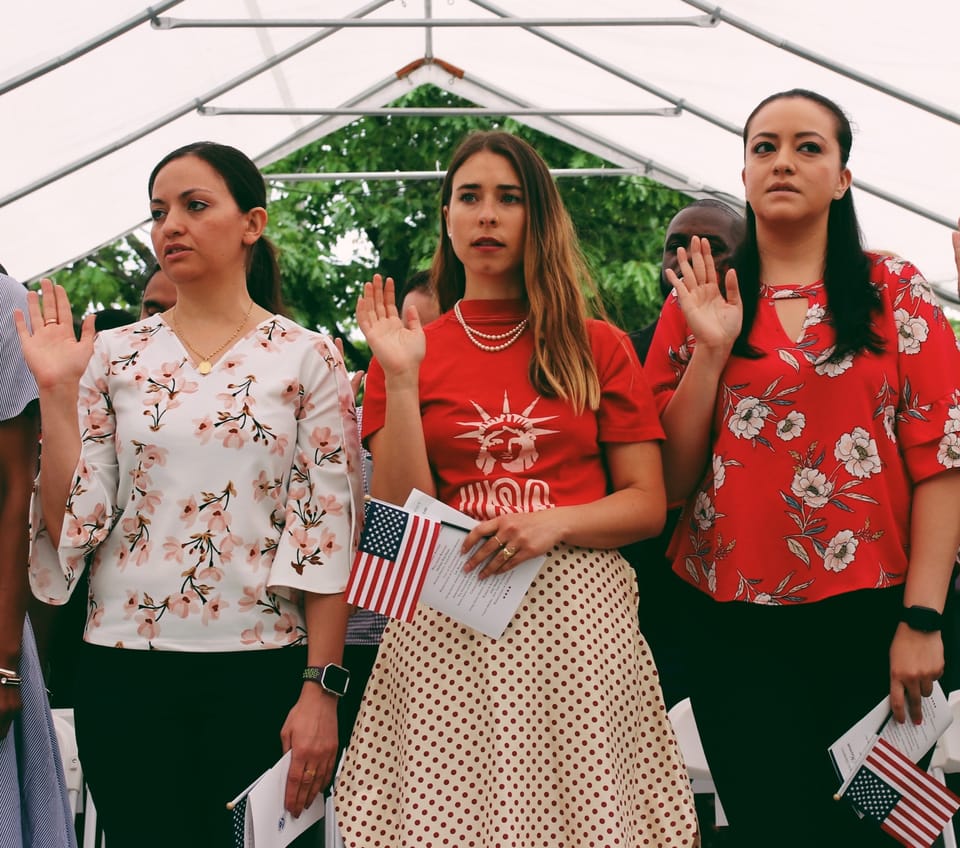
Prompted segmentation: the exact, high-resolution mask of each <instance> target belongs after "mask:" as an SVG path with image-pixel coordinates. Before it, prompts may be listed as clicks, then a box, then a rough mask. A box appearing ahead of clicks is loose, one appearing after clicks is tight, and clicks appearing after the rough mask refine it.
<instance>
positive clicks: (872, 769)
mask: <svg viewBox="0 0 960 848" xmlns="http://www.w3.org/2000/svg"><path fill="white" fill-rule="evenodd" d="M846 796H847V798H849V799H850V801H851V802H852V803H853V805H854V806H855V807H856V808H857V809H858V810H860V812H862V813H864V814H865V815H868V816H870V817H871V818H874V819H876V820H877V821H878V822H880V827H881V828H882V829H883V830H885V831H886V832H887V833H888V834H890V836H892V837H893V838H894V839H896V840H897V841H898V842H900V843H901V844H903V845H907V846H909V848H930V846H931V845H933V843H934V841H935V840H936V838H937V837H938V836H939V835H940V834H941V833H942V832H943V829H944V828H945V827H946V825H947V822H949V821H950V818H951V817H952V816H953V814H954V813H955V812H956V811H957V809H960V798H958V797H957V796H956V795H954V794H953V793H952V792H951V791H950V790H949V789H947V788H946V787H945V786H944V785H943V784H942V783H940V782H939V781H938V780H936V779H935V778H934V777H932V776H931V775H929V774H927V773H926V772H925V771H923V769H921V768H920V767H919V766H917V765H916V764H915V763H914V762H913V761H912V760H911V759H910V758H909V757H907V756H906V755H905V754H903V753H902V752H901V751H898V750H897V749H896V748H895V747H893V745H891V744H890V743H889V742H887V741H886V740H885V739H877V740H876V742H874V744H873V746H872V748H871V750H870V751H869V753H868V754H867V756H866V759H865V760H864V762H863V765H862V766H861V767H860V770H859V771H858V772H857V774H856V776H855V777H854V778H853V781H852V782H851V783H850V786H849V788H848V789H847V791H846Z"/></svg>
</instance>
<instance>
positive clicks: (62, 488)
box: [40, 384, 80, 546]
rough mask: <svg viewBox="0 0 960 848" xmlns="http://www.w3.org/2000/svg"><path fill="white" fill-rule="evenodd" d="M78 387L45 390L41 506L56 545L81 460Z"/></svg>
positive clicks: (42, 391) (41, 405)
mask: <svg viewBox="0 0 960 848" xmlns="http://www.w3.org/2000/svg"><path fill="white" fill-rule="evenodd" d="M77 397H78V386H77V385H76V384H73V385H72V386H63V387H57V388H54V389H45V390H44V389H42V390H41V392H40V416H41V420H42V421H43V460H42V462H41V463H40V506H41V508H42V509H43V520H44V522H45V523H46V525H47V532H48V534H49V536H50V541H51V542H52V543H53V545H54V546H57V544H58V543H59V541H60V532H61V530H62V528H63V517H64V512H65V510H66V504H67V498H68V496H69V494H70V486H71V485H72V483H73V477H74V472H75V471H76V469H77V463H78V462H79V461H80V426H79V424H78V422H77Z"/></svg>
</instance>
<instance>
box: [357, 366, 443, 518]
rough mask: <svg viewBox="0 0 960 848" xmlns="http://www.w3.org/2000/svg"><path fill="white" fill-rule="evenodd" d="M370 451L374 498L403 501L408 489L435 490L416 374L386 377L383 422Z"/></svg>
mask: <svg viewBox="0 0 960 848" xmlns="http://www.w3.org/2000/svg"><path fill="white" fill-rule="evenodd" d="M370 453H371V454H372V456H373V480H372V481H371V484H370V494H372V495H373V496H374V497H375V498H379V499H380V500H384V501H387V502H389V503H394V504H398V505H402V504H403V503H404V502H405V501H406V499H407V496H408V495H409V494H410V491H411V489H420V491H422V492H426V493H427V494H428V495H435V494H436V486H435V484H434V480H433V475H432V474H431V472H430V462H429V460H428V459H427V446H426V440H425V438H424V435H423V420H422V419H421V417H420V395H419V391H418V388H417V383H416V379H415V378H413V379H412V380H407V381H405V382H404V383H402V384H394V383H391V382H390V381H389V380H388V381H387V384H386V407H385V413H384V424H383V427H382V429H380V430H379V431H378V432H376V433H375V434H374V435H373V437H372V438H371V440H370Z"/></svg>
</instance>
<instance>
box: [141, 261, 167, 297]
mask: <svg viewBox="0 0 960 848" xmlns="http://www.w3.org/2000/svg"><path fill="white" fill-rule="evenodd" d="M162 270H163V268H161V267H160V263H159V262H154V263H153V265H151V266H150V267H149V268H148V269H147V270H146V272H145V273H144V275H143V276H142V277H141V278H140V283H139V286H140V294H141V295H142V294H143V293H144V292H145V291H146V290H147V286H148V285H150V281H151V280H152V279H153V277H154V275H155V274H157V273H159V272H160V271H162Z"/></svg>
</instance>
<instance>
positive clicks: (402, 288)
mask: <svg viewBox="0 0 960 848" xmlns="http://www.w3.org/2000/svg"><path fill="white" fill-rule="evenodd" d="M415 291H422V292H424V293H426V294H433V295H434V296H436V292H434V290H433V287H432V286H431V285H430V269H429V268H428V269H426V270H424V271H417V272H416V273H414V274H411V275H410V276H409V277H407V279H406V280H404V281H403V282H402V283H401V284H400V285H399V286H397V290H396V293H395V298H394V299H395V301H396V304H397V309H399V308H400V307H401V306H403V301H404V298H406V296H407V295H408V294H410V292H415Z"/></svg>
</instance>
